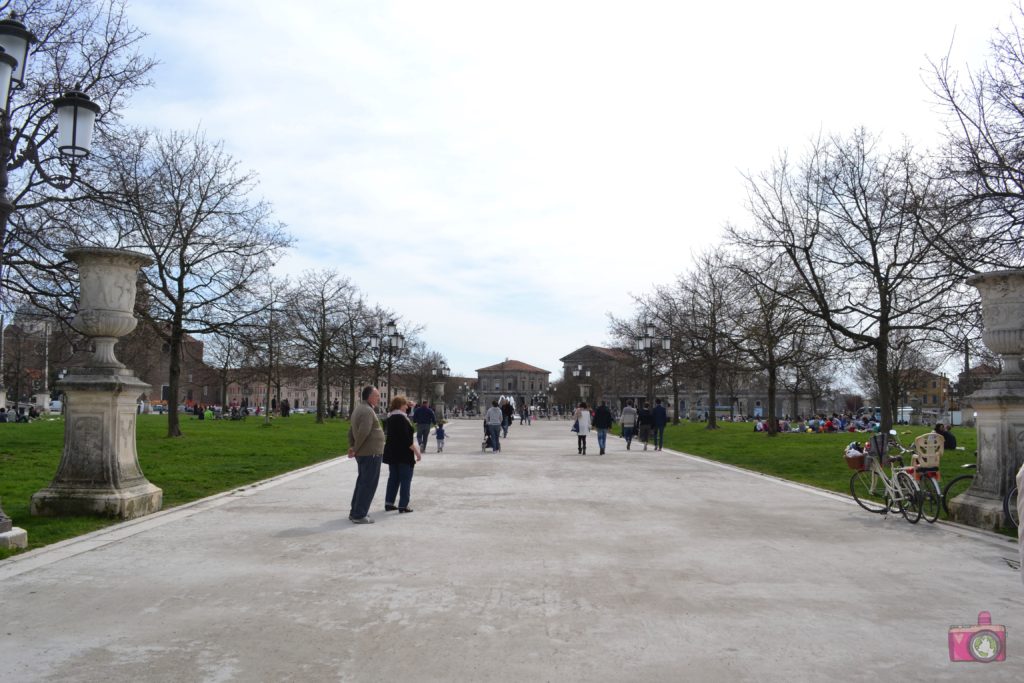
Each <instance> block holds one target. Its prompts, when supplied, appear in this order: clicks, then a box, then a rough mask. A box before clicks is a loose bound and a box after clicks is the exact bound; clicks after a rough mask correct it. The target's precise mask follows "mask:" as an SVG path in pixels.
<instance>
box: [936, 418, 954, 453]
mask: <svg viewBox="0 0 1024 683" xmlns="http://www.w3.org/2000/svg"><path fill="white" fill-rule="evenodd" d="M935 433H936V434H941V435H942V438H943V439H944V440H945V442H946V445H945V446H943V450H946V451H954V450H956V437H955V436H953V432H952V431H950V430H949V429H947V428H946V425H944V424H943V423H941V422H939V423H937V424H936V425H935Z"/></svg>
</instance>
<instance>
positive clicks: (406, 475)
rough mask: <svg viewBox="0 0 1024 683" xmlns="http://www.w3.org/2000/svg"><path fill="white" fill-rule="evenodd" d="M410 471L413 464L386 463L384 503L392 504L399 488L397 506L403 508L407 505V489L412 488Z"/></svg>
mask: <svg viewBox="0 0 1024 683" xmlns="http://www.w3.org/2000/svg"><path fill="white" fill-rule="evenodd" d="M412 472H413V466H412V465H410V464H408V463H403V464H400V465H395V464H391V465H388V487H387V490H386V491H385V493H384V503H385V504H387V505H394V504H395V494H396V493H399V490H401V493H399V496H398V507H399V508H403V509H404V508H407V507H409V490H410V489H411V488H412Z"/></svg>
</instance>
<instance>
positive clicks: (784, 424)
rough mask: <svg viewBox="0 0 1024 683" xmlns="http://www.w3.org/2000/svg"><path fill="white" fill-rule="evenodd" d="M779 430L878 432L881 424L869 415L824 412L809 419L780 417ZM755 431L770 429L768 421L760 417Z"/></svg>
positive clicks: (755, 422)
mask: <svg viewBox="0 0 1024 683" xmlns="http://www.w3.org/2000/svg"><path fill="white" fill-rule="evenodd" d="M776 424H777V427H776V431H777V432H793V433H808V434H827V433H834V432H877V431H878V430H879V429H880V428H881V425H880V423H879V422H877V421H876V420H874V419H873V418H872V417H871V416H869V415H864V416H862V417H853V416H852V415H839V414H838V413H832V415H831V416H826V415H824V414H820V415H815V416H814V417H811V418H809V419H807V420H804V419H803V418H802V417H799V416H798V417H797V418H796V419H795V420H790V419H789V418H788V417H784V418H779V420H778V422H777V423H776ZM754 431H755V432H766V431H768V421H767V420H765V419H763V418H759V419H757V420H755V421H754Z"/></svg>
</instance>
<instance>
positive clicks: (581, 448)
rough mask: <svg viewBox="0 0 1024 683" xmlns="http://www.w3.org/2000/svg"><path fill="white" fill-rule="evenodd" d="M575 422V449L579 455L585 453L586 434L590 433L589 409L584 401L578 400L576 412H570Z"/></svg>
mask: <svg viewBox="0 0 1024 683" xmlns="http://www.w3.org/2000/svg"><path fill="white" fill-rule="evenodd" d="M572 417H573V419H574V420H576V422H575V424H576V425H577V426H578V429H577V430H576V450H577V451H578V452H579V453H580V454H581V455H586V454H587V435H588V434H590V409H589V408H587V404H586V401H580V407H579V408H577V409H576V412H574V413H573V414H572Z"/></svg>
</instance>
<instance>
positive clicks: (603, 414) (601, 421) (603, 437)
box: [594, 401, 612, 455]
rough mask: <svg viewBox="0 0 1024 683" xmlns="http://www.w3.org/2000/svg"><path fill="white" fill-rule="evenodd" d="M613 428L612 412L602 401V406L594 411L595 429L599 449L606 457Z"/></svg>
mask: <svg viewBox="0 0 1024 683" xmlns="http://www.w3.org/2000/svg"><path fill="white" fill-rule="evenodd" d="M611 428H612V411H611V408H609V407H608V404H607V403H605V402H604V401H601V405H599V406H598V407H597V409H596V410H595V411H594V429H596V430H597V447H598V448H600V449H601V455H604V448H605V443H606V442H607V440H608V430H609V429H611Z"/></svg>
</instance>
